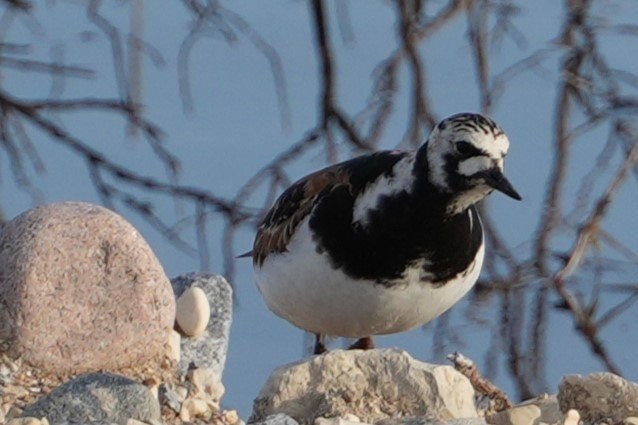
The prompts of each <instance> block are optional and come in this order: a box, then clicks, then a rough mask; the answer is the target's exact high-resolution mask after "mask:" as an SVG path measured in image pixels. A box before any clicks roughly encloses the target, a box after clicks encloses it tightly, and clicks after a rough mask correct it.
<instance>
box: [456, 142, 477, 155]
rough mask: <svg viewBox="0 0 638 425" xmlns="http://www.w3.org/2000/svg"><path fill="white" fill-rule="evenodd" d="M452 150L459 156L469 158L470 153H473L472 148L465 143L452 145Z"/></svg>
mask: <svg viewBox="0 0 638 425" xmlns="http://www.w3.org/2000/svg"><path fill="white" fill-rule="evenodd" d="M454 149H455V150H456V152H457V153H458V154H459V155H461V156H469V155H470V154H472V152H474V146H472V144H471V143H469V142H466V141H460V142H456V143H455V144H454Z"/></svg>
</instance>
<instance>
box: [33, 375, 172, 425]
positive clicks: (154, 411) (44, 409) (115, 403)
mask: <svg viewBox="0 0 638 425" xmlns="http://www.w3.org/2000/svg"><path fill="white" fill-rule="evenodd" d="M22 416H23V417H36V418H42V417H46V418H48V419H49V421H50V422H52V423H56V422H64V421H69V422H74V421H75V422H89V421H110V422H116V423H125V422H126V421H127V420H128V419H136V420H139V421H145V422H148V421H150V420H159V419H160V406H159V402H158V401H157V399H156V398H154V397H153V396H152V394H151V393H150V391H149V390H148V389H147V388H146V387H145V386H144V385H142V384H139V383H137V382H135V381H133V380H131V379H128V378H125V377H123V376H118V375H113V374H107V373H89V374H85V375H81V376H79V377H77V378H75V379H73V380H71V381H69V382H67V383H65V384H62V385H60V386H59V387H57V388H56V389H55V390H53V391H52V392H51V393H50V394H48V395H46V396H44V397H42V398H40V399H39V400H38V401H37V402H35V403H33V404H31V405H29V406H27V407H26V408H25V409H24V412H23V413H22Z"/></svg>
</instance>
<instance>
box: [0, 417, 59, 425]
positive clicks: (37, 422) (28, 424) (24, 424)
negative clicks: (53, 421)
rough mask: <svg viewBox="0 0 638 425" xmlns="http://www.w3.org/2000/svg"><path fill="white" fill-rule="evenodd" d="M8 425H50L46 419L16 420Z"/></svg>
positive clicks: (12, 420)
mask: <svg viewBox="0 0 638 425" xmlns="http://www.w3.org/2000/svg"><path fill="white" fill-rule="evenodd" d="M7 425H49V421H48V420H47V419H46V418H42V419H37V418H15V419H11V420H10V421H9V422H7Z"/></svg>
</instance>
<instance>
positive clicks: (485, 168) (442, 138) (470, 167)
mask: <svg viewBox="0 0 638 425" xmlns="http://www.w3.org/2000/svg"><path fill="white" fill-rule="evenodd" d="M421 149H423V150H425V152H424V153H425V155H424V156H425V158H427V162H428V167H427V168H428V173H429V174H428V177H429V181H430V182H431V183H432V184H433V185H434V186H435V187H436V188H437V189H438V190H439V191H441V192H442V193H445V194H448V195H451V199H452V200H451V202H450V204H449V209H450V212H455V213H456V212H461V211H463V210H465V209H466V208H468V207H469V206H470V205H472V204H474V203H476V202H478V201H480V200H481V199H483V198H484V197H485V196H487V195H488V194H490V193H491V192H492V191H493V190H494V189H496V190H498V191H500V192H502V193H504V194H506V195H507V196H509V197H511V198H514V199H517V200H520V199H521V196H520V195H519V194H518V192H517V191H516V190H515V189H514V187H513V186H512V184H511V183H510V182H509V181H508V180H507V178H506V177H505V175H504V174H503V160H504V158H505V156H506V155H507V150H508V149H509V140H508V138H507V136H506V135H505V132H504V131H503V129H502V128H501V127H500V126H499V125H498V124H496V123H495V122H494V121H492V120H491V119H490V118H487V117H484V116H483V115H479V114H472V113H462V114H457V115H453V116H451V117H448V118H446V119H444V120H443V121H441V122H440V123H438V124H437V126H436V127H435V128H434V130H433V131H432V133H431V134H430V137H429V138H428V142H427V143H426V144H425V145H424V146H423V147H422V148H421Z"/></svg>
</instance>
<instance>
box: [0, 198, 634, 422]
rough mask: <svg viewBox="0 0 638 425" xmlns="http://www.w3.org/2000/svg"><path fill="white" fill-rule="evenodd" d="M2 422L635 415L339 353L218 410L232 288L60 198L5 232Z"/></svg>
mask: <svg viewBox="0 0 638 425" xmlns="http://www.w3.org/2000/svg"><path fill="white" fill-rule="evenodd" d="M0 270H1V271H2V272H1V273H0V424H9V425H27V424H29V425H38V424H51V425H53V424H60V425H61V424H79V423H81V424H129V425H133V424H151V425H162V424H218V425H244V424H245V423H249V424H261V425H352V424H371V425H372V424H374V425H426V424H437V425H438V424H467V425H480V424H494V425H533V424H565V425H578V424H603V423H604V424H610V425H611V424H638V384H636V383H633V382H629V381H626V380H624V379H622V378H621V377H618V376H616V375H613V374H610V373H596V374H592V375H589V376H580V375H569V376H565V377H563V379H562V382H561V384H560V385H559V387H558V388H557V389H556V393H555V394H540V395H538V397H536V398H534V399H532V400H528V401H525V402H523V403H519V404H516V405H513V404H512V403H511V401H510V400H509V399H508V398H507V395H506V394H504V393H503V392H502V391H500V390H499V389H498V388H497V387H495V386H494V385H493V384H491V383H490V382H489V381H487V380H485V379H484V378H483V377H482V376H481V375H480V371H478V370H477V369H476V367H475V366H474V365H473V364H472V362H471V361H470V360H469V359H466V358H464V357H463V356H462V355H460V354H454V355H452V356H450V360H451V363H450V364H449V365H436V364H428V363H423V362H420V361H418V360H415V359H413V358H412V357H411V356H410V355H409V354H408V353H406V352H404V351H401V350H396V349H377V350H369V351H361V350H351V351H343V350H335V351H332V352H329V353H326V354H323V355H320V356H314V357H311V358H308V359H304V360H301V361H299V362H296V363H294V364H289V365H283V366H281V367H280V368H278V369H276V370H275V371H273V372H272V375H271V376H270V378H269V379H268V380H267V382H265V383H264V386H263V388H262V390H261V391H260V393H259V394H246V397H249V398H253V399H254V404H253V411H252V414H251V415H250V417H249V418H240V417H239V415H238V414H237V412H236V411H234V410H223V409H221V407H220V402H221V400H222V397H223V395H224V391H225V389H224V386H223V383H222V373H223V369H224V364H225V361H226V353H227V348H228V339H229V334H230V325H231V322H232V306H233V300H232V288H231V285H229V283H228V282H227V281H226V279H224V278H223V277H222V276H218V275H207V274H195V273H192V274H187V275H183V276H179V277H176V278H174V279H172V280H169V279H168V278H166V276H165V274H164V271H163V269H162V267H161V265H160V264H159V262H158V260H157V258H156V257H155V256H154V254H153V253H152V250H151V249H150V247H148V245H147V244H146V242H145V241H144V240H143V238H142V237H141V236H140V235H139V233H138V232H137V231H136V230H135V229H134V228H133V227H132V226H131V225H130V224H129V223H128V222H126V221H125V220H124V219H123V218H121V217H120V216H118V215H117V214H115V213H113V212H111V211H109V210H107V209H104V208H102V207H99V206H95V205H90V204H85V203H62V204H52V205H47V206H43V207H39V208H36V209H33V210H31V211H28V212H26V213H24V214H22V215H20V216H18V217H17V218H15V219H14V220H12V221H11V222H9V223H7V224H6V225H5V226H3V227H2V228H1V229H0Z"/></svg>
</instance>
